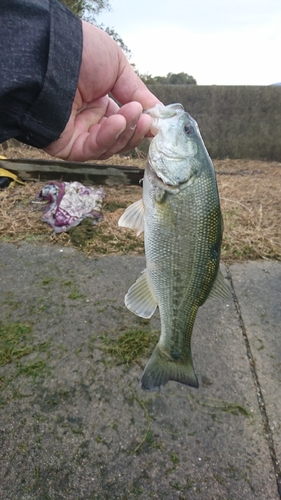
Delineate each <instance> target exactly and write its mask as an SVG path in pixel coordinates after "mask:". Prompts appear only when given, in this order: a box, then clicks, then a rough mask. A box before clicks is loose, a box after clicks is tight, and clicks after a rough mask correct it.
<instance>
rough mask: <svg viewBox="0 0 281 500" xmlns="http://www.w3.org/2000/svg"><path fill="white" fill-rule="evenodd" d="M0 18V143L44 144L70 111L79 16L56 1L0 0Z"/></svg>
mask: <svg viewBox="0 0 281 500" xmlns="http://www.w3.org/2000/svg"><path fill="white" fill-rule="evenodd" d="M0 22H1V30H0V75H1V77H0V142H3V141H5V140H7V139H9V138H11V137H15V138H17V139H18V140H20V141H22V142H25V143H27V144H30V145H32V146H35V147H40V148H43V147H46V146H47V145H49V144H50V143H51V142H53V141H55V140H57V139H58V138H59V137H60V134H61V132H62V131H63V130H64V128H65V126H66V124H67V121H68V119H69V116H70V113H71V109H72V103H73V99H74V96H75V92H76V89H77V82H78V77H79V70H80V64H81V54H82V28H81V21H80V20H79V19H78V18H76V17H75V16H74V15H73V14H72V13H71V12H70V11H69V10H67V9H66V8H65V7H64V6H63V5H62V4H60V3H59V2H57V1H56V0H1V2H0Z"/></svg>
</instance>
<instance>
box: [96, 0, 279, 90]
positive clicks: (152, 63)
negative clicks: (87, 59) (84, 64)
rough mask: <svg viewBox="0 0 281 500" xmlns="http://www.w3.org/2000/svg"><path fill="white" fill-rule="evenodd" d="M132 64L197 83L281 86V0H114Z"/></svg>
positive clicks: (111, 18)
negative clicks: (170, 73)
mask: <svg viewBox="0 0 281 500" xmlns="http://www.w3.org/2000/svg"><path fill="white" fill-rule="evenodd" d="M110 4H111V7H112V11H111V12H108V13H104V14H102V15H100V16H99V18H98V21H99V22H102V23H103V24H104V25H105V26H109V27H113V28H114V29H115V30H116V31H117V32H118V33H119V35H121V37H122V38H123V40H124V42H125V43H126V45H127V46H128V47H129V49H130V50H131V51H132V57H131V62H134V63H135V64H136V67H137V68H138V70H139V71H140V72H141V73H149V74H152V75H153V76H156V75H166V74H167V73H168V72H170V71H171V72H172V73H180V72H181V71H184V72H185V73H188V74H190V75H192V76H193V77H194V78H195V79H196V80H197V83H198V84H199V85H213V84H214V85H269V84H272V83H277V82H281V0H192V1H191V0H170V1H169V0H138V1H135V0H110Z"/></svg>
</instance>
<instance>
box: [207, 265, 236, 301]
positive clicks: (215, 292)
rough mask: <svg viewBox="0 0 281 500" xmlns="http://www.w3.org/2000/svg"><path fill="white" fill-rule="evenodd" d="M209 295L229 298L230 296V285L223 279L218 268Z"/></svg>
mask: <svg viewBox="0 0 281 500" xmlns="http://www.w3.org/2000/svg"><path fill="white" fill-rule="evenodd" d="M209 297H211V298H214V297H224V298H227V299H229V298H230V297H231V290H230V287H229V286H228V284H227V282H226V281H225V279H224V277H223V274H222V272H221V270H220V269H219V270H218V274H217V277H216V280H215V282H214V284H213V287H212V289H211V291H210V293H209Z"/></svg>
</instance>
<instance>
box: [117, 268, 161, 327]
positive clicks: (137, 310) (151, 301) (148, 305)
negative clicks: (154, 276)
mask: <svg viewBox="0 0 281 500" xmlns="http://www.w3.org/2000/svg"><path fill="white" fill-rule="evenodd" d="M125 305H126V307H127V308H128V309H129V310H130V311H132V312H133V313H134V314H136V315H137V316H141V317H142V318H151V316H152V315H153V314H154V312H155V309H156V307H157V300H156V298H155V296H154V294H153V291H152V288H151V285H150V282H149V276H148V272H147V269H145V270H144V271H143V273H142V275H141V276H140V277H139V278H138V279H137V281H136V282H135V283H134V284H133V285H132V286H131V288H129V290H128V292H127V294H126V296H125Z"/></svg>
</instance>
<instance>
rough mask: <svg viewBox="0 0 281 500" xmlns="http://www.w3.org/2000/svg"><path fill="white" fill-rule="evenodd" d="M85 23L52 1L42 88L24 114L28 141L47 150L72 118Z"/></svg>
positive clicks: (23, 121)
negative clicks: (46, 59)
mask: <svg viewBox="0 0 281 500" xmlns="http://www.w3.org/2000/svg"><path fill="white" fill-rule="evenodd" d="M82 45H83V37H82V22H81V20H80V19H79V18H78V17H76V16H75V15H74V14H73V13H72V12H71V11H70V10H68V9H67V8H66V7H64V5H62V4H60V3H59V2H57V1H56V0H51V1H50V39H49V54H48V64H47V71H46V75H45V80H44V85H43V88H42V90H41V92H40V94H39V96H38V97H37V99H36V100H35V102H34V103H33V104H32V106H31V107H30V108H29V110H28V111H27V113H26V114H25V115H24V118H23V120H22V129H25V130H26V134H25V140H24V141H23V137H21V139H20V140H22V141H23V142H26V143H28V144H30V145H31V146H35V147H37V148H44V147H47V146H48V145H49V144H51V143H52V142H53V141H55V140H57V139H59V137H60V134H61V132H62V131H63V130H64V129H65V126H66V124H67V122H68V119H69V117H70V113H71V109H72V104H73V100H74V96H75V92H76V89H77V84H78V78H79V71H80V65H81V59H82Z"/></svg>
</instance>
